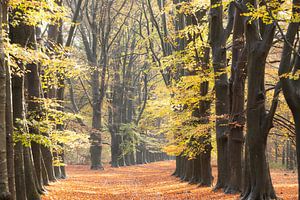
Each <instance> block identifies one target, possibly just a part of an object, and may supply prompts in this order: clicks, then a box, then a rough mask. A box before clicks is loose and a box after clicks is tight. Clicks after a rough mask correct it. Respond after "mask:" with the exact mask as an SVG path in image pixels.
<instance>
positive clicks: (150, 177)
mask: <svg viewBox="0 0 300 200" xmlns="http://www.w3.org/2000/svg"><path fill="white" fill-rule="evenodd" d="M174 168H175V163H174V162H173V161H165V162H157V163H151V164H147V165H138V166H130V167H123V168H110V167H107V168H106V169H105V171H96V172H95V171H90V170H89V167H88V166H69V167H68V168H67V170H68V176H69V177H68V179H66V180H62V181H59V182H57V183H52V184H51V186H49V187H47V189H48V194H47V195H46V196H44V197H43V200H131V199H132V200H169V199H171V200H177V199H197V200H199V199H201V200H211V199H218V200H223V199H238V195H236V196H233V195H224V194H223V193H222V192H217V193H214V192H212V188H199V187H197V185H189V184H187V183H185V182H181V181H179V180H178V179H177V178H175V177H172V176H170V174H171V173H172V172H173V170H174ZM213 171H214V173H215V171H216V170H215V169H214V170H213ZM272 176H273V177H274V184H275V188H276V191H277V193H278V195H279V196H280V197H284V199H289V200H293V199H296V197H297V184H296V174H295V173H286V172H282V171H276V172H273V173H272ZM215 177H216V176H215Z"/></svg>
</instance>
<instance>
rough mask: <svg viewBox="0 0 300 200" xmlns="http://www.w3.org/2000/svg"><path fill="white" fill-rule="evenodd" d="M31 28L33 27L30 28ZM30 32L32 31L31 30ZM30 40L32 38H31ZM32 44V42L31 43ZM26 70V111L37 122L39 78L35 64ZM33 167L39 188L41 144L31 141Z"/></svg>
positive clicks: (32, 130) (30, 128)
mask: <svg viewBox="0 0 300 200" xmlns="http://www.w3.org/2000/svg"><path fill="white" fill-rule="evenodd" d="M31 29H33V28H31ZM32 33H34V31H33V30H32ZM31 41H32V39H31ZM33 45H34V44H33ZM27 70H28V71H29V72H28V74H27V81H28V83H27V84H26V85H27V87H28V89H27V91H28V112H29V113H30V114H29V116H28V118H29V119H32V120H36V121H37V122H38V121H39V119H40V112H41V111H40V105H39V103H38V99H39V98H40V80H39V73H38V66H37V65H36V64H30V65H27ZM29 132H30V133H31V134H37V135H38V134H40V133H39V130H38V129H37V127H33V126H29ZM31 148H32V154H33V161H34V167H35V171H36V175H37V181H38V185H39V187H40V188H41V189H43V188H42V186H43V177H42V153H41V145H40V144H38V143H36V142H32V144H31Z"/></svg>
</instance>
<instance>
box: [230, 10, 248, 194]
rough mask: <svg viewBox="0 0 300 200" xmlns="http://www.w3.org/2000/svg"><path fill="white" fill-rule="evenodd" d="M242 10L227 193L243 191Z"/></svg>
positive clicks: (233, 84)
mask: <svg viewBox="0 0 300 200" xmlns="http://www.w3.org/2000/svg"><path fill="white" fill-rule="evenodd" d="M242 19H243V18H242V16H241V12H240V11H239V10H238V9H236V11H235V20H234V29H233V47H232V67H231V79H230V83H231V84H230V119H229V120H230V123H229V134H228V152H227V153H228V167H229V168H228V179H229V180H228V182H227V187H226V188H225V193H229V194H235V193H239V192H240V191H241V189H242V188H241V185H242V183H241V182H242V148H243V141H244V139H243V138H244V136H243V127H244V121H245V119H244V118H245V117H244V114H243V113H244V103H245V91H244V88H245V79H246V74H245V71H246V57H247V54H246V49H244V39H243V35H244V34H243V33H244V27H243V20H242Z"/></svg>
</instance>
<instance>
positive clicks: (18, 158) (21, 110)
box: [12, 75, 27, 200]
mask: <svg viewBox="0 0 300 200" xmlns="http://www.w3.org/2000/svg"><path fill="white" fill-rule="evenodd" d="M12 96H13V98H12V99H13V105H14V106H13V119H14V127H15V128H16V129H17V130H23V129H24V126H25V125H24V122H21V123H20V122H19V119H21V120H24V119H25V107H24V77H19V76H16V75H13V77H12ZM18 134H21V132H18ZM14 148H15V149H14V150H15V156H14V163H15V185H16V199H18V200H27V197H26V184H25V170H24V156H23V145H22V143H21V142H20V141H19V142H17V143H16V144H15V146H14Z"/></svg>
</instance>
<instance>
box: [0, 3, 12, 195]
mask: <svg viewBox="0 0 300 200" xmlns="http://www.w3.org/2000/svg"><path fill="white" fill-rule="evenodd" d="M4 13H5V12H4V11H3V7H2V5H1V6H0V26H1V27H0V199H1V200H8V199H10V193H9V185H8V172H7V148H6V145H7V141H6V100H7V97H6V95H7V94H6V82H7V81H6V77H7V76H6V74H7V71H6V70H7V68H6V66H5V64H6V62H5V55H4V44H3V41H4V36H3V29H2V26H3V24H2V22H3V18H4V17H3V14H4Z"/></svg>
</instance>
